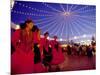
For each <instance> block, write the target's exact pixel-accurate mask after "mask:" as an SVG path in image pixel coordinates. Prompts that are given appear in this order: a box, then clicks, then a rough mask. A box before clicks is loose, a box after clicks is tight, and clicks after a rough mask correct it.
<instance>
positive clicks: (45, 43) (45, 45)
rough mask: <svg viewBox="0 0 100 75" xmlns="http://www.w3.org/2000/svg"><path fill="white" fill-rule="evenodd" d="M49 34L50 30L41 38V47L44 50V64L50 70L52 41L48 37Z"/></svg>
mask: <svg viewBox="0 0 100 75" xmlns="http://www.w3.org/2000/svg"><path fill="white" fill-rule="evenodd" d="M48 36H49V33H48V32H45V33H44V38H41V42H40V49H41V50H42V51H43V53H42V54H43V56H42V59H43V64H44V65H45V67H47V69H48V71H50V70H51V65H50V62H51V60H52V48H51V45H50V41H49V40H48V39H47V38H48Z"/></svg>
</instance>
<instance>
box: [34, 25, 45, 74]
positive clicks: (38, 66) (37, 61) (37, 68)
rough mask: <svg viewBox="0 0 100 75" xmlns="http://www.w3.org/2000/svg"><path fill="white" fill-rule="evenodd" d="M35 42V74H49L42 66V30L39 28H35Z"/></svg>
mask: <svg viewBox="0 0 100 75" xmlns="http://www.w3.org/2000/svg"><path fill="white" fill-rule="evenodd" d="M32 31H33V42H34V72H35V73H41V72H47V69H46V68H45V67H44V65H43V64H42V57H41V56H42V51H41V50H40V30H39V28H38V27H37V26H33V28H32Z"/></svg>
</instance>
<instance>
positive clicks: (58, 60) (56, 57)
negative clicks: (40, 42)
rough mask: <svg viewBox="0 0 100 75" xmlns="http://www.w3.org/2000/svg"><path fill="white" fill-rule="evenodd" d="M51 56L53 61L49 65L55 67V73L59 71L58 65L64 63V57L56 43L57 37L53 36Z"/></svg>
mask: <svg viewBox="0 0 100 75" xmlns="http://www.w3.org/2000/svg"><path fill="white" fill-rule="evenodd" d="M51 47H52V55H53V59H52V61H51V64H52V66H53V67H56V69H55V71H60V64H62V63H63V62H64V55H63V53H62V49H61V47H60V44H59V42H58V41H57V36H54V40H52V41H51Z"/></svg>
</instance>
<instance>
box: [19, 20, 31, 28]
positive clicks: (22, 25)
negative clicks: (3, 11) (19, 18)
mask: <svg viewBox="0 0 100 75" xmlns="http://www.w3.org/2000/svg"><path fill="white" fill-rule="evenodd" d="M31 22H32V23H33V21H32V20H31V19H27V20H26V21H25V22H23V23H20V28H21V29H25V28H26V24H27V23H31Z"/></svg>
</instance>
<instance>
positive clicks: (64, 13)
mask: <svg viewBox="0 0 100 75" xmlns="http://www.w3.org/2000/svg"><path fill="white" fill-rule="evenodd" d="M70 14H71V13H70V12H63V15H64V16H69V15H70Z"/></svg>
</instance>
